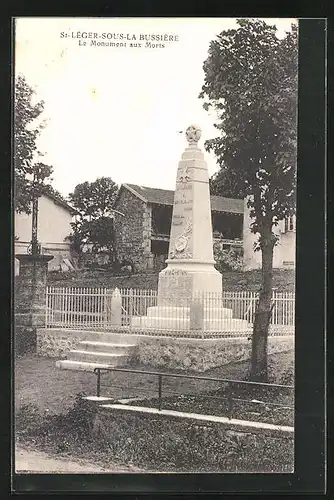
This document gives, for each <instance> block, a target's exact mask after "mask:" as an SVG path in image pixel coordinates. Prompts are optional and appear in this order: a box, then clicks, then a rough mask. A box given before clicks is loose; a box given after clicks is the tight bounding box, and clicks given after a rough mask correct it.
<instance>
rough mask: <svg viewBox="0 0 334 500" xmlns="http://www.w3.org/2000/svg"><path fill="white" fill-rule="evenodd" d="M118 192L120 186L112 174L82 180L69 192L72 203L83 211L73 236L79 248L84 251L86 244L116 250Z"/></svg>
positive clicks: (94, 248)
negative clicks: (114, 217) (116, 204)
mask: <svg viewBox="0 0 334 500" xmlns="http://www.w3.org/2000/svg"><path fill="white" fill-rule="evenodd" d="M117 192H118V186H117V184H116V183H115V182H114V181H113V180H112V179H110V177H99V178H98V179H96V180H95V181H94V182H87V181H86V182H83V183H81V184H78V185H77V186H76V187H75V189H74V191H73V193H70V194H69V200H70V203H71V204H72V205H73V207H75V208H76V209H77V210H78V212H79V216H78V217H77V220H76V221H75V222H73V223H72V228H73V233H72V235H71V237H70V240H71V241H72V245H73V248H74V249H75V250H76V251H78V252H81V251H82V248H83V246H84V245H86V244H91V245H92V250H93V252H99V251H100V250H102V249H105V250H107V251H108V252H111V251H112V250H113V245H114V228H113V213H114V211H113V209H112V206H113V203H114V201H115V198H116V195H117Z"/></svg>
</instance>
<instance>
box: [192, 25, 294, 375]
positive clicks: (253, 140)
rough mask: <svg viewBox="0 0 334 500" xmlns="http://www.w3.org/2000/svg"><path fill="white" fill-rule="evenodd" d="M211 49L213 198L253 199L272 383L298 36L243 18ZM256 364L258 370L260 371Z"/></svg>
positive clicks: (257, 353) (256, 338) (259, 347)
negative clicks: (273, 317) (279, 231)
mask: <svg viewBox="0 0 334 500" xmlns="http://www.w3.org/2000/svg"><path fill="white" fill-rule="evenodd" d="M237 23H238V27H237V29H230V30H226V31H223V32H222V33H220V35H218V37H217V39H215V40H213V41H212V42H211V43H210V47H209V53H208V58H207V59H206V61H205V62H204V67H203V68H204V73H205V80H204V85H203V87H202V91H201V93H200V97H201V98H203V99H205V103H204V107H205V109H207V110H208V109H209V108H210V107H212V108H214V109H215V111H216V112H217V116H218V120H217V123H216V124H215V127H216V129H217V130H218V132H219V135H218V136H217V137H215V138H213V139H210V140H208V141H206V145H205V146H206V149H207V150H208V151H212V152H213V153H214V154H215V155H216V158H217V163H218V165H219V171H218V173H217V174H216V175H215V176H214V177H213V179H212V180H211V189H212V192H213V193H214V194H221V195H225V196H231V195H233V196H238V197H242V198H244V197H247V200H248V207H249V210H250V215H251V217H252V223H251V231H252V232H253V233H255V234H257V235H258V249H260V250H261V252H262V287H261V291H260V300H259V304H258V309H257V315H256V318H255V323H254V332H253V350H252V353H253V361H254V363H253V367H252V371H253V375H254V377H255V376H257V377H258V378H262V379H265V378H266V376H267V375H266V372H267V367H266V356H265V354H266V348H267V335H268V327H269V321H270V307H271V304H270V301H271V291H272V263H273V249H274V245H275V244H276V242H277V237H276V235H275V232H274V231H273V228H274V226H276V225H277V224H278V222H279V221H281V220H283V219H284V218H285V217H287V216H291V215H293V214H294V213H295V190H296V142H297V139H296V135H297V72H298V61H297V58H298V49H297V41H298V33H297V28H296V27H295V26H292V27H291V31H290V32H288V33H286V34H285V37H284V38H281V39H280V38H278V37H277V33H276V32H277V30H276V27H275V26H269V25H268V24H266V23H265V22H264V21H259V20H251V19H240V20H238V21H237ZM255 365H256V366H255Z"/></svg>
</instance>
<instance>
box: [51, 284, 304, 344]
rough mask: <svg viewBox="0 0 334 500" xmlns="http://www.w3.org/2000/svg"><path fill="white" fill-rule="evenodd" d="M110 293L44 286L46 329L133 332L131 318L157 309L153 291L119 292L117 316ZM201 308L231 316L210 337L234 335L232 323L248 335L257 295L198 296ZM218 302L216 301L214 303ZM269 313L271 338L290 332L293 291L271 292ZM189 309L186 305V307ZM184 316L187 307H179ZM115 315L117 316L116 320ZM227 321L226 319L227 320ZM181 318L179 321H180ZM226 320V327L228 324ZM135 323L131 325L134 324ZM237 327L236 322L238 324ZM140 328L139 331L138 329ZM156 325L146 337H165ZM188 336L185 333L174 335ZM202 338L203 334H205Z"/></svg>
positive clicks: (291, 332) (186, 313)
mask: <svg viewBox="0 0 334 500" xmlns="http://www.w3.org/2000/svg"><path fill="white" fill-rule="evenodd" d="M113 292H114V290H112V289H108V288H86V287H84V288H76V287H66V288H64V287H63V288H60V287H47V308H46V318H45V326H46V328H66V329H87V330H88V329H89V330H110V331H118V330H121V331H129V332H131V331H135V330H136V327H134V326H133V325H132V319H133V318H138V317H142V316H145V315H146V314H147V312H148V308H149V307H154V306H157V298H158V297H157V291H156V290H145V289H120V290H119V292H120V295H121V315H119V314H115V313H114V311H113V307H112V304H113ZM200 298H201V299H202V301H203V303H204V304H205V305H204V307H205V308H206V310H207V311H208V314H209V317H210V310H211V309H212V308H213V309H214V308H216V307H217V304H220V306H221V307H222V308H226V309H230V310H231V311H232V315H231V316H228V317H227V318H225V317H224V325H225V326H224V332H223V331H216V332H214V333H212V332H211V333H210V335H209V336H210V337H216V336H229V335H230V334H231V335H235V333H236V331H235V327H234V326H233V325H235V324H236V321H235V320H243V321H242V325H244V327H241V328H240V326H239V327H238V329H237V332H238V333H239V334H244V335H249V334H250V333H251V331H252V326H253V322H254V317H255V311H256V305H257V301H258V294H257V293H255V292H249V291H244V292H232V291H224V292H223V293H222V295H220V296H217V294H204V295H201V296H200ZM217 301H218V302H217ZM272 301H273V310H272V317H271V325H270V334H271V335H288V334H293V333H294V325H295V294H294V293H293V292H273V296H272ZM189 306H190V304H189ZM180 309H183V311H184V312H182V313H181V314H184V317H186V315H188V317H189V310H190V307H189V308H187V307H183V308H180ZM119 316H121V317H120V318H119ZM229 318H230V319H229ZM181 319H182V318H181ZM229 321H230V325H231V326H230V327H229V326H228V325H229ZM134 323H135V322H134ZM226 324H227V327H226ZM239 324H241V323H240V321H239ZM139 329H140V328H139ZM163 330H164V327H162V326H159V323H158V325H157V326H156V327H154V328H149V329H146V331H145V332H141V333H145V334H147V335H158V334H159V335H168V336H170V335H171V334H172V332H171V331H170V330H168V332H167V331H165V332H164V331H163ZM180 334H181V335H183V336H189V331H187V329H186V330H184V329H183V332H178V336H179V335H180ZM205 336H206V335H205Z"/></svg>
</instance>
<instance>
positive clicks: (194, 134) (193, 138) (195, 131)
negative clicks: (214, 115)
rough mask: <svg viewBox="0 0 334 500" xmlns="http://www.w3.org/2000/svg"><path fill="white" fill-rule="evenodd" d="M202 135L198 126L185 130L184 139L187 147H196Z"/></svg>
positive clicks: (190, 126)
mask: <svg viewBox="0 0 334 500" xmlns="http://www.w3.org/2000/svg"><path fill="white" fill-rule="evenodd" d="M201 135H202V130H201V127H199V126H198V125H189V127H188V128H187V130H186V138H187V141H188V144H189V146H197V143H198V141H199V140H200V138H201Z"/></svg>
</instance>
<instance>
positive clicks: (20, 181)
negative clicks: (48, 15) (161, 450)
mask: <svg viewBox="0 0 334 500" xmlns="http://www.w3.org/2000/svg"><path fill="white" fill-rule="evenodd" d="M34 95H35V91H34V90H33V89H32V88H31V87H30V86H29V85H28V83H27V81H26V79H25V77H24V76H22V75H18V76H17V78H16V80H15V92H14V206H15V210H16V211H17V212H25V213H30V212H31V201H32V200H33V198H34V196H38V195H39V193H40V188H41V185H42V184H44V183H45V181H46V180H51V178H50V176H51V173H52V167H50V166H48V165H45V164H44V163H41V162H39V163H36V158H38V156H41V153H40V152H38V150H37V144H36V143H37V139H38V136H39V134H40V133H41V130H42V129H43V126H44V122H42V121H41V119H40V118H41V114H42V112H43V110H44V102H43V101H39V102H36V103H33V97H34Z"/></svg>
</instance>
